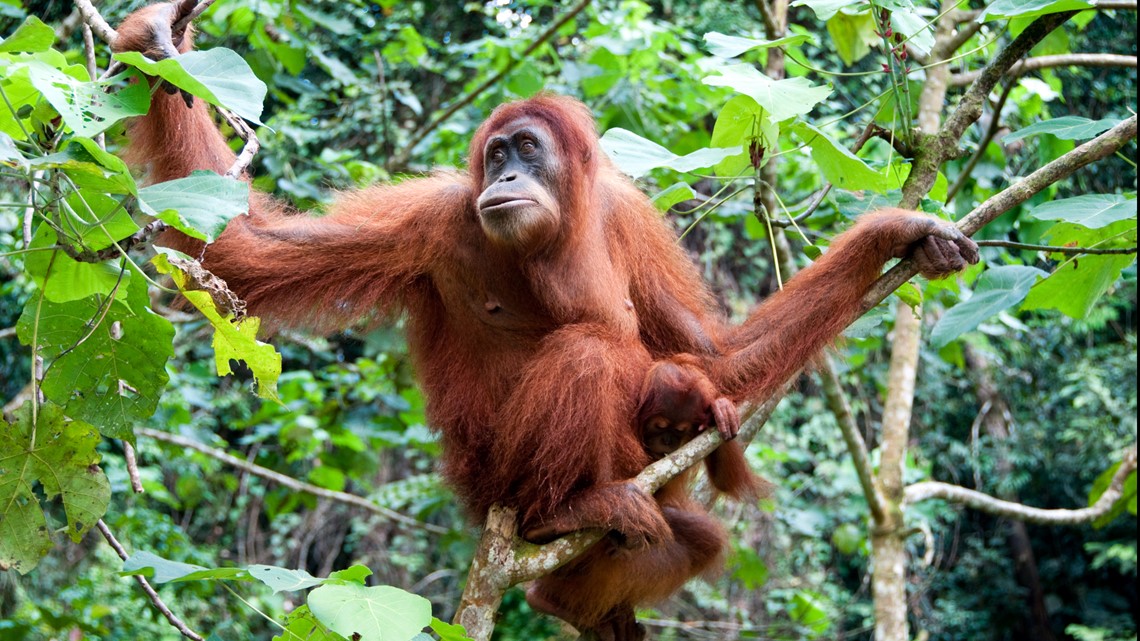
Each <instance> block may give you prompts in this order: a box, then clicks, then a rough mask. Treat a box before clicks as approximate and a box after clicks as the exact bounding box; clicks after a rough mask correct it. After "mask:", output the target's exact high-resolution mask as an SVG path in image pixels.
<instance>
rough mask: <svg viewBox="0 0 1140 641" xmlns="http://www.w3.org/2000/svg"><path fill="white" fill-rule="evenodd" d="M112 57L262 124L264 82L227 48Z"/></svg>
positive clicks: (132, 53)
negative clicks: (162, 57)
mask: <svg viewBox="0 0 1140 641" xmlns="http://www.w3.org/2000/svg"><path fill="white" fill-rule="evenodd" d="M114 58H115V59H116V60H121V61H122V62H125V63H127V64H129V65H132V66H134V67H137V68H139V69H140V70H142V71H143V72H144V73H146V74H149V75H152V76H158V77H160V78H162V79H164V80H166V81H167V82H169V83H170V84H172V85H174V86H175V87H178V88H179V89H185V90H186V91H188V92H190V93H192V94H194V95H195V96H198V97H199V98H201V99H202V100H205V101H206V102H208V103H210V104H212V105H217V106H219V107H225V108H227V109H229V110H231V111H233V112H234V113H236V114H237V115H239V116H241V117H242V118H245V119H246V120H249V121H250V122H254V123H257V124H259V125H260V124H262V122H261V120H260V119H261V109H262V103H263V102H264V101H265V93H266V88H265V83H264V82H262V81H261V80H260V79H258V77H257V76H255V75H253V70H251V69H250V68H249V65H248V64H246V62H245V60H243V59H242V57H241V56H239V55H237V54H236V53H234V52H233V51H232V50H230V49H226V48H224V47H214V48H213V49H205V50H201V51H190V52H188V53H184V54H182V55H180V56H178V57H176V58H167V59H166V60H159V61H158V62H155V61H153V60H150V59H149V58H147V57H146V56H144V55H142V54H141V53H138V52H137V51H126V52H123V53H117V54H115V55H114ZM144 86H145V85H144Z"/></svg>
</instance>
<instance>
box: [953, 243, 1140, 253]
mask: <svg viewBox="0 0 1140 641" xmlns="http://www.w3.org/2000/svg"><path fill="white" fill-rule="evenodd" d="M974 242H976V243H978V245H979V246H981V247H1007V248H1009V249H1021V250H1024V251H1038V252H1048V253H1050V254H1071V255H1074V256H1078V255H1087V256H1098V255H1104V254H1135V253H1136V248H1135V247H1114V248H1105V249H1101V248H1098V247H1061V246H1058V245H1030V244H1027V243H1015V242H1013V241H1011V240H977V241H974Z"/></svg>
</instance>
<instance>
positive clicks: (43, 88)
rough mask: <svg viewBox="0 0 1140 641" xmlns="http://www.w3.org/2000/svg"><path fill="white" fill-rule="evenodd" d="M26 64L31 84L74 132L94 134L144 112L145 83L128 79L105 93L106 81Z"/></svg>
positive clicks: (35, 63)
mask: <svg viewBox="0 0 1140 641" xmlns="http://www.w3.org/2000/svg"><path fill="white" fill-rule="evenodd" d="M27 66H28V78H29V79H30V80H31V82H32V85H33V86H35V88H36V89H38V90H39V91H40V92H41V93H42V94H43V96H44V98H45V99H46V100H47V101H48V102H50V103H51V106H52V107H55V110H56V111H58V112H59V115H60V117H62V118H63V121H64V122H65V123H67V126H69V127H71V129H72V130H73V131H74V132H75V133H76V134H77V135H80V136H87V137H91V136H94V135H96V134H98V133H100V132H102V131H104V130H106V129H107V128H108V127H110V126H111V125H113V124H115V123H116V122H118V121H120V120H122V119H123V118H129V117H131V116H141V115H142V114H145V113H146V112H147V109H148V108H149V107H150V91H149V90H148V88H147V85H146V83H141V82H136V83H130V84H128V85H126V86H125V87H123V88H122V89H119V90H117V91H114V92H112V93H107V91H106V88H107V87H108V86H109V85H107V84H106V83H99V82H83V81H81V80H77V79H75V78H72V77H71V76H69V75H67V74H65V73H63V72H62V71H60V70H58V69H55V68H53V67H51V66H49V65H46V64H44V63H42V62H38V61H31V62H28V63H27Z"/></svg>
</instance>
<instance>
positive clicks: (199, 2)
mask: <svg viewBox="0 0 1140 641" xmlns="http://www.w3.org/2000/svg"><path fill="white" fill-rule="evenodd" d="M212 4H214V0H182V5H181V6H180V7H179V13H181V14H182V17H180V18H179V19H178V20H176V21H175V22H174V24H172V25H170V34H171V35H172V36H173V37H174V40H175V42H177V41H179V40H181V39H182V35H183V34H184V33H185V31H186V27H188V26H190V23H192V22H194V20H196V19H197V18H198V16H200V15H202V14H203V13H205V12H206V9H209V8H210V5H212ZM190 7H193V9H190V10H189V11H187V9H189V8H190Z"/></svg>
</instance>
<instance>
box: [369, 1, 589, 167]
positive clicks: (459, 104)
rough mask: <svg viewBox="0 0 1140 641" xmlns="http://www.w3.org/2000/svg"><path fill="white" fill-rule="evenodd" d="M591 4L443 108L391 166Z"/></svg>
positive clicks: (404, 160)
mask: <svg viewBox="0 0 1140 641" xmlns="http://www.w3.org/2000/svg"><path fill="white" fill-rule="evenodd" d="M589 4H590V0H579V1H578V3H577V4H575V5H574V6H572V7H570V9H569V10H567V11H566V13H564V14H563V15H562V16H560V17H559V18H558V20H555V21H554V24H552V25H550V26H549V27H548V28H547V29H546V31H543V32H542V33H541V34H539V36H538V38H536V39H535V40H534V42H532V43H530V46H528V47H527V48H526V49H524V50H523V52H522V53H520V54H519V55H517V56H512V57H511V60H510V61H509V62H508V63H507V65H506V66H505V67H503V68H502V69H501V70H499V72H498V73H496V74H495V75H493V76H491V77H490V78H488V79H486V80H484V81H483V82H482V83H480V84H479V86H477V87H475V88H474V89H472V90H471V91H470V92H468V93H467V95H465V96H463V97H462V98H460V99H459V100H457V101H455V102H454V103H452V105H451V106H450V107H448V108H447V109H445V110H443V112H442V113H440V114H439V115H438V116H436V117H434V118H432V119H431V121H429V122H428V124H427V125H425V126H424V127H423V128H421V129H420V130H419V131H417V132H416V133H415V135H413V136H412V139H411V140H410V141H408V144H407V145H406V146H405V147H404V150H403V151H401V152H400V153H399V154H398V155H397V156H396V157H395V158H394V159H393V160H392V162H391V165H390V167H397V168H398V167H403V166H404V165H405V164H407V162H408V158H410V157H411V155H412V152H413V151H414V150H415V148H416V145H418V144H420V143H421V142H423V140H424V138H427V135H428V134H429V133H431V132H433V131H435V130H436V128H437V127H439V126H440V125H441V124H443V123H444V122H446V121H447V119H448V118H451V117H452V116H453V115H455V113H456V112H457V111H459V110H460V109H462V108H464V107H466V106H467V105H469V104H471V103H472V102H473V101H474V100H475V99H476V98H477V97H479V95H480V94H482V93H483V92H484V91H486V90H488V89H490V88H491V87H493V86H494V85H495V84H496V83H498V82H499V81H500V80H502V79H503V78H504V77H505V76H506V75H507V74H508V73H510V72H511V70H513V69H514V68H515V67H516V66H518V64H519V63H520V62H522V61H523V60H524V59H526V57H527V56H529V55H530V54H532V53H534V51H535V50H536V49H538V48H539V47H541V46H542V45H543V44H544V43H546V41H548V40H550V39H551V38H553V37H554V35H555V34H557V33H558V30H559V29H561V28H562V25H564V24H566V23H567V22H569V21H570V20H572V19H573V18H574V17H575V16H577V15H578V14H579V13H581V12H582V10H583V9H585V8H586V6H587V5H589Z"/></svg>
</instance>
